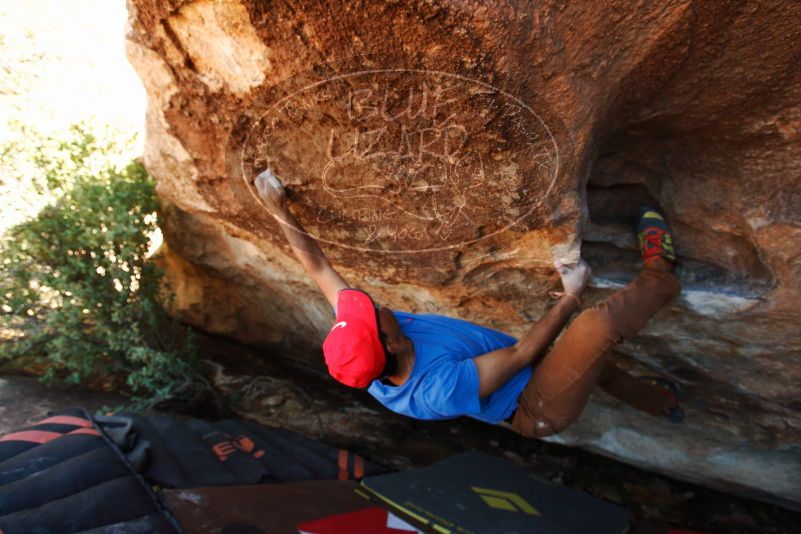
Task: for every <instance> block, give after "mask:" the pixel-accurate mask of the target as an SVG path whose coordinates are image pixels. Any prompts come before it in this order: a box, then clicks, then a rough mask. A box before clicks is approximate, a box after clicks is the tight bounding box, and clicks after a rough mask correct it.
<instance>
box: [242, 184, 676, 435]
mask: <svg viewBox="0 0 801 534" xmlns="http://www.w3.org/2000/svg"><path fill="white" fill-rule="evenodd" d="M255 187H256V189H257V191H258V194H259V196H260V198H261V199H262V201H263V202H264V204H265V205H266V207H267V208H268V209H269V210H270V212H271V214H272V215H273V216H274V217H275V218H276V219H277V220H278V221H279V222H280V226H281V229H282V231H283V233H284V235H285V236H286V238H287V239H288V241H289V244H290V245H291V247H292V249H293V251H294V253H295V255H296V256H297V258H298V260H299V261H300V263H301V264H302V265H303V267H304V268H305V270H306V272H307V273H308V274H309V275H310V276H311V277H312V278H313V279H314V281H315V282H316V283H317V285H318V286H319V287H320V289H321V290H322V292H323V293H324V294H325V297H326V298H327V299H328V302H329V303H330V304H331V306H332V307H334V310H335V313H336V323H335V324H334V325H333V326H332V327H331V330H330V331H329V333H328V335H327V337H326V339H325V341H324V342H323V354H324V357H325V363H326V365H327V366H328V371H329V373H330V374H331V375H332V376H333V377H334V378H335V379H336V380H338V381H339V382H341V383H343V384H345V385H347V386H351V387H355V388H366V389H367V391H368V392H369V393H370V394H371V395H372V396H373V397H375V398H376V399H377V400H378V401H379V402H381V403H382V404H383V405H384V406H386V407H387V408H389V409H390V410H392V411H394V412H397V413H400V414H404V415H407V416H410V417H414V418H418V419H448V418H453V417H458V416H462V415H465V416H470V417H473V418H476V419H479V420H482V421H486V422H489V423H495V424H502V425H504V426H507V427H510V428H511V429H512V430H514V431H516V432H518V433H520V434H522V435H525V436H529V437H544V436H548V435H551V434H556V433H558V432H561V431H562V430H564V429H565V428H566V427H567V426H569V425H570V424H571V423H572V422H573V421H575V420H576V419H577V418H578V416H579V414H580V413H581V411H582V410H583V408H584V406H585V404H586V403H587V400H588V398H589V395H590V391H591V390H592V388H593V386H594V385H596V384H598V385H599V386H600V387H601V388H603V389H604V390H605V391H607V392H608V393H609V394H611V395H612V396H614V397H616V398H617V399H620V400H622V401H624V402H626V403H627V404H629V405H631V406H633V407H634V408H636V409H639V410H641V411H644V412H646V413H648V414H651V415H654V416H667V417H668V418H669V419H671V420H673V421H676V422H678V421H680V420H681V419H682V417H683V412H682V410H681V407H680V406H679V404H678V400H677V395H676V394H677V392H678V388H677V385H676V384H675V383H673V382H669V381H666V380H662V379H647V380H643V379H639V378H636V377H634V376H632V375H631V374H629V373H627V372H626V371H624V370H623V369H621V368H619V367H618V366H616V365H615V364H614V363H613V362H612V361H611V359H610V357H609V353H610V351H611V349H612V348H613V347H614V346H615V345H616V344H618V343H620V342H621V341H622V340H623V339H625V338H627V337H629V336H631V335H633V334H635V333H636V332H637V331H639V330H640V329H641V328H642V327H643V326H644V325H645V323H646V322H647V321H648V319H649V318H650V317H651V316H652V315H653V314H654V313H655V312H656V311H657V310H659V309H660V308H661V307H662V306H663V305H664V304H665V303H666V302H668V301H669V300H670V299H671V298H672V297H673V296H675V295H676V294H678V292H679V282H678V280H677V279H676V277H675V276H674V275H673V274H672V273H671V270H672V266H673V263H674V262H675V259H676V258H675V255H674V251H673V246H672V240H671V235H670V230H669V228H668V226H667V223H666V222H665V221H664V219H663V218H662V216H661V215H660V214H659V213H658V212H657V211H656V210H654V209H650V208H645V209H643V210H642V211H641V214H640V216H639V221H638V223H637V233H638V237H639V241H640V248H641V252H642V256H643V269H642V271H641V272H640V274H639V275H638V276H637V277H636V278H635V279H634V281H633V282H632V283H630V284H629V285H628V286H627V287H625V288H623V289H621V290H619V291H617V292H616V293H615V294H613V295H612V296H611V297H609V298H608V299H607V300H606V301H604V302H601V303H599V304H595V305H593V306H591V307H589V308H588V309H586V310H584V311H583V312H582V313H581V314H580V315H579V316H578V317H577V318H576V319H575V320H574V321H573V322H572V323H571V325H570V326H569V327H568V328H567V329H566V330H565V332H564V334H562V336H561V337H560V338H559V340H558V341H556V343H555V344H554V345H553V347H551V349H550V350H547V349H548V347H549V346H550V345H551V344H552V343H553V342H554V340H555V339H556V338H557V336H558V335H559V333H560V331H561V330H562V328H563V327H564V326H565V324H566V323H567V321H568V319H569V318H570V316H571V315H572V314H573V312H574V311H576V310H577V309H578V308H579V306H580V305H581V294H582V292H583V291H584V289H585V287H586V286H587V283H588V281H589V278H590V268H589V266H588V265H587V264H586V263H585V262H584V261H583V260H579V261H578V263H576V264H575V265H573V266H571V265H563V264H562V263H560V262H558V261H557V262H555V264H554V266H555V268H556V270H557V271H558V273H559V275H560V276H561V280H562V285H563V289H564V292H563V293H561V297H560V298H559V299H558V300H557V301H556V303H555V304H554V305H553V306H552V307H551V308H550V310H549V311H548V312H547V313H546V314H545V315H544V316H543V317H542V318H541V319H540V320H539V321H537V322H536V323H534V324H533V325H532V326H531V327H530V328H529V329H528V331H527V332H526V333H525V334H524V335H523V336H522V337H521V338H520V339H519V340H516V339H515V338H513V337H511V336H509V335H507V334H504V333H502V332H498V331H496V330H492V329H489V328H486V327H483V326H479V325H476V324H473V323H470V322H467V321H463V320H460V319H454V318H451V317H445V316H441V315H431V314H412V313H406V312H402V311H395V310H390V309H389V308H386V307H385V306H381V305H379V304H376V303H375V302H373V300H372V299H371V298H370V296H369V295H368V294H367V293H366V292H364V291H362V290H359V289H354V288H350V287H349V286H348V284H347V283H346V282H345V281H344V280H343V279H342V277H341V276H340V275H339V274H338V273H337V272H336V271H335V270H334V268H333V267H332V266H331V264H330V263H329V262H328V260H327V259H326V257H325V256H324V255H323V252H322V251H321V250H320V247H319V246H318V245H317V243H316V242H315V240H314V239H313V238H312V237H310V236H309V235H308V234H307V233H306V232H305V231H304V229H303V227H302V226H301V225H300V223H299V222H298V221H297V220H296V219H295V218H294V217H293V216H292V214H291V213H290V211H289V208H288V206H287V200H286V192H285V190H284V188H283V185H282V183H281V181H280V180H279V179H278V178H277V177H276V176H275V175H274V174H273V173H272V172H271V171H270V170H269V169H268V170H266V171H264V172H263V173H261V174H259V175H258V176H257V177H256V179H255ZM546 350H547V352H546Z"/></svg>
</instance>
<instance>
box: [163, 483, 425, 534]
mask: <svg viewBox="0 0 801 534" xmlns="http://www.w3.org/2000/svg"><path fill="white" fill-rule="evenodd" d="M160 497H161V499H162V502H164V504H165V505H166V506H167V508H168V509H169V510H170V511H171V512H172V514H173V515H174V516H175V517H176V519H178V521H179V522H180V523H181V526H182V527H183V528H184V529H185V531H186V532H187V534H237V533H240V534H260V533H270V534H273V533H276V534H282V533H292V534H296V533H297V532H298V527H299V526H300V525H302V524H305V523H309V522H318V521H320V520H323V521H321V522H322V523H323V524H325V523H328V524H337V521H341V518H340V516H342V515H343V514H345V515H346V514H350V513H357V514H365V515H360V517H361V519H362V521H366V520H367V519H369V518H368V517H367V516H370V517H371V518H372V519H373V520H374V519H375V517H374V516H375V512H365V510H374V509H375V508H379V509H381V510H384V512H385V516H386V515H387V514H386V512H387V507H386V506H385V505H382V504H380V503H379V502H376V501H371V497H370V496H369V494H368V493H367V492H365V491H364V490H363V489H361V488H360V487H359V485H358V484H356V483H355V482H353V481H339V480H321V481H314V482H287V483H282V484H266V485H258V486H222V487H207V488H195V489H173V490H164V491H162V492H161V494H160ZM371 514H372V515H371ZM402 520H403V521H405V522H411V523H413V526H415V527H416V528H418V529H420V531H421V532H433V531H432V530H430V529H425V527H423V526H422V525H419V524H416V523H415V521H414V520H413V519H410V518H408V517H403V518H402ZM385 522H386V520H385ZM312 526H313V525H312ZM363 526H365V527H369V530H344V531H343V530H340V531H339V532H340V533H342V532H353V533H361V532H364V533H365V534H366V533H368V532H369V533H370V534H374V533H376V534H377V533H380V532H381V530H375V529H373V528H372V527H373V525H372V524H370V523H364V524H363ZM390 532H392V531H390ZM393 534H394V533H393ZM399 534H400V532H399ZM407 534H408V533H407Z"/></svg>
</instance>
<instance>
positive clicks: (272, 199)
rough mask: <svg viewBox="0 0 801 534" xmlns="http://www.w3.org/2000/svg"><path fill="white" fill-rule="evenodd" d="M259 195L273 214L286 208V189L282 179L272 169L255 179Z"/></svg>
mask: <svg viewBox="0 0 801 534" xmlns="http://www.w3.org/2000/svg"><path fill="white" fill-rule="evenodd" d="M254 185H255V186H256V191H258V193H259V197H261V199H262V200H263V201H264V203H265V204H266V205H267V208H268V209H269V210H270V212H272V214H273V215H277V214H279V213H281V212H283V211H284V210H286V191H285V190H284V185H283V184H282V183H281V180H279V179H278V177H277V176H276V175H275V174H273V171H272V169H266V170H265V171H262V173H261V174H259V175H258V176H256V180H255V181H254Z"/></svg>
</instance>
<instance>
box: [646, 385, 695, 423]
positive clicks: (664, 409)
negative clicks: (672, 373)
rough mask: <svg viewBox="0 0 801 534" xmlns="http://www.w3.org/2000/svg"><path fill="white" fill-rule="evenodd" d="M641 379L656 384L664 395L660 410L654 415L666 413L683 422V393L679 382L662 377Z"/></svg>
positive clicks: (668, 416) (667, 415)
mask: <svg viewBox="0 0 801 534" xmlns="http://www.w3.org/2000/svg"><path fill="white" fill-rule="evenodd" d="M641 379H642V380H643V381H644V382H647V383H649V384H651V385H652V386H654V387H655V388H656V389H657V390H658V391H659V393H660V394H661V395H662V396H663V399H662V402H661V403H660V407H659V411H657V412H656V413H654V415H664V416H665V417H667V418H668V419H669V420H671V421H672V422H674V423H681V422H682V421H683V420H684V410H683V409H682V407H681V405H680V404H679V398H680V397H681V393H682V392H681V386H679V383H678V382H673V381H670V380H666V379H664V378H660V377H642V378H641Z"/></svg>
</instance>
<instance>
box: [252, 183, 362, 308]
mask: <svg viewBox="0 0 801 534" xmlns="http://www.w3.org/2000/svg"><path fill="white" fill-rule="evenodd" d="M255 185H256V189H257V190H258V192H259V195H260V196H261V199H262V200H263V201H264V203H265V204H266V205H267V207H268V209H269V210H270V212H271V213H272V215H273V217H275V218H276V220H278V222H279V223H280V225H281V230H282V231H283V232H284V235H285V236H286V238H287V241H289V245H290V246H291V247H292V251H293V252H294V253H295V256H296V257H297V258H298V261H300V264H301V265H303V268H304V269H305V270H306V272H307V273H308V274H309V276H311V278H312V279H313V280H314V282H315V283H316V284H317V286H318V287H319V288H320V290H322V292H323V294H324V295H325V298H326V299H328V302H329V303H330V304H331V307H336V304H337V292H338V291H339V290H340V289H343V288H346V287H348V284H347V283H346V282H345V280H343V279H342V277H341V276H340V275H339V273H338V272H336V271H335V270H334V268H333V267H332V266H331V264H330V263H329V261H328V259H327V258H326V257H325V255H324V254H323V251H322V250H320V247H319V245H318V244H317V242H316V241H315V240H314V239H313V238H312V237H311V236H310V235H309V234H308V233H307V232H306V231H305V230H304V229H303V226H301V224H300V222H298V220H297V219H295V217H294V216H293V215H292V213H290V211H289V207H288V206H287V203H286V191H284V187H283V185H282V184H281V181H280V180H279V179H278V178H277V177H276V176H275V175H273V174H272V172H271V171H270V170H269V169H268V170H266V171H264V172H263V173H261V174H259V175H258V176H257V177H256V181H255Z"/></svg>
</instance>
